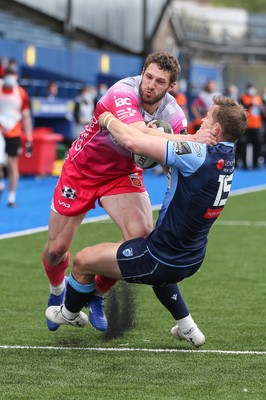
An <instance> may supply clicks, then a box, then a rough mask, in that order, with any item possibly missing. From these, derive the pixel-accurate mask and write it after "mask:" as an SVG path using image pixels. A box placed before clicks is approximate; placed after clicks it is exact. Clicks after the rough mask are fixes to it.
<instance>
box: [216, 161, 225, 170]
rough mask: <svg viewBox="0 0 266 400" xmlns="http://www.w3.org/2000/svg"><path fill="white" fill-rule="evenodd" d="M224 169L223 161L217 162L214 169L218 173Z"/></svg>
mask: <svg viewBox="0 0 266 400" xmlns="http://www.w3.org/2000/svg"><path fill="white" fill-rule="evenodd" d="M223 167H224V160H222V159H221V160H218V161H217V164H216V168H217V169H218V170H219V171H220V170H221V169H223Z"/></svg>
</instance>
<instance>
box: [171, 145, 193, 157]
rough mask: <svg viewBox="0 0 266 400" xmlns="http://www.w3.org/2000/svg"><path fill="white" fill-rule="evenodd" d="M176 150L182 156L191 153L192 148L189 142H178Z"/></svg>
mask: <svg viewBox="0 0 266 400" xmlns="http://www.w3.org/2000/svg"><path fill="white" fill-rule="evenodd" d="M174 151H175V153H176V154H178V155H179V156H182V155H184V154H191V153H192V150H191V148H190V146H189V144H188V143H187V142H176V143H175V147H174Z"/></svg>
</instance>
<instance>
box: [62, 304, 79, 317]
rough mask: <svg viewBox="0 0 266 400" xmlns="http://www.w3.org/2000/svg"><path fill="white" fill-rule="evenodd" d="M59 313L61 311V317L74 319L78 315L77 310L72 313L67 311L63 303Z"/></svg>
mask: <svg viewBox="0 0 266 400" xmlns="http://www.w3.org/2000/svg"><path fill="white" fill-rule="evenodd" d="M61 313H62V315H63V317H64V318H66V319H75V318H76V317H77V316H78V315H79V312H77V313H73V312H70V311H68V309H67V308H66V306H65V305H63V307H62V310H61Z"/></svg>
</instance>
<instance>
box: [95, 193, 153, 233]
mask: <svg viewBox="0 0 266 400" xmlns="http://www.w3.org/2000/svg"><path fill="white" fill-rule="evenodd" d="M101 203H102V205H103V207H104V209H105V210H106V212H107V213H108V215H109V216H110V217H111V218H112V220H113V221H114V222H115V223H116V224H117V225H118V227H119V228H120V230H121V232H122V234H123V237H124V239H125V240H128V239H131V238H135V237H139V236H146V235H147V234H149V233H150V232H151V230H152V228H153V216H152V208H151V202H150V198H149V196H148V195H147V194H145V193H124V194H116V195H110V196H106V197H104V198H103V199H101Z"/></svg>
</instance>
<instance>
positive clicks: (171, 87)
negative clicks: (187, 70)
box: [167, 82, 176, 92]
mask: <svg viewBox="0 0 266 400" xmlns="http://www.w3.org/2000/svg"><path fill="white" fill-rule="evenodd" d="M175 86H176V82H173V83H170V85H169V88H168V90H167V91H168V92H171V91H172V90H173V89H174V87H175Z"/></svg>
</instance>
